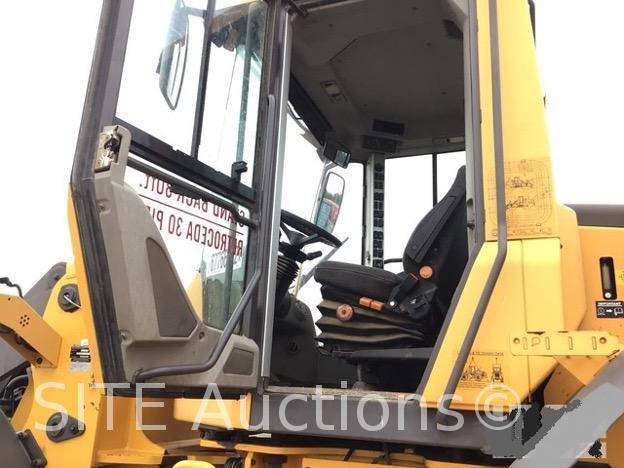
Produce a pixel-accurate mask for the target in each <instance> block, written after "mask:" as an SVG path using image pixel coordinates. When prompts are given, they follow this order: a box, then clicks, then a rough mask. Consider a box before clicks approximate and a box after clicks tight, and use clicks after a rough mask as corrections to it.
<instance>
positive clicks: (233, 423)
mask: <svg viewBox="0 0 624 468" xmlns="http://www.w3.org/2000/svg"><path fill="white" fill-rule="evenodd" d="M251 398H252V397H251V395H250V394H247V395H246V396H245V397H244V398H241V399H235V400H228V399H219V400H216V399H210V400H209V399H187V398H176V400H175V402H174V417H175V418H176V419H177V420H179V421H186V422H190V423H198V424H201V425H205V426H213V427H221V428H226V429H248V428H249V419H250V417H251Z"/></svg>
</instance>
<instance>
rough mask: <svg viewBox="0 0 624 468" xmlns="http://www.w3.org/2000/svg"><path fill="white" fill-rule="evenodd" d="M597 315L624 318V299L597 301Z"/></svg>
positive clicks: (599, 316)
mask: <svg viewBox="0 0 624 468" xmlns="http://www.w3.org/2000/svg"><path fill="white" fill-rule="evenodd" d="M596 317H598V318H624V301H597V302H596Z"/></svg>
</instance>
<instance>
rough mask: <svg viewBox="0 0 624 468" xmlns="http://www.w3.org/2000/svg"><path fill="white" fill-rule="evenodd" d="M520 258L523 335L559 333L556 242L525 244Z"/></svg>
mask: <svg viewBox="0 0 624 468" xmlns="http://www.w3.org/2000/svg"><path fill="white" fill-rule="evenodd" d="M522 256H523V264H522V268H523V275H524V300H525V307H526V329H527V331H529V332H545V331H560V330H563V329H564V313H563V298H562V295H561V283H562V280H561V245H560V242H559V239H530V240H525V241H523V242H522Z"/></svg>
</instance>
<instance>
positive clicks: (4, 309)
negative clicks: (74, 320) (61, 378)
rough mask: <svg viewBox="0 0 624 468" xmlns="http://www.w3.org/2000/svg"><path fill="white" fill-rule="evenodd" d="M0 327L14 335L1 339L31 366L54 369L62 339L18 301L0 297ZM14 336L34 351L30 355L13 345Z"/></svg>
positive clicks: (9, 297)
mask: <svg viewBox="0 0 624 468" xmlns="http://www.w3.org/2000/svg"><path fill="white" fill-rule="evenodd" d="M0 324H2V325H3V326H5V327H8V328H10V329H11V330H13V331H14V332H15V334H13V333H3V334H1V335H0V336H1V337H2V338H3V339H4V340H5V342H6V343H7V344H9V345H10V346H11V347H12V348H13V349H15V350H16V351H17V352H18V353H20V354H21V355H22V357H23V358H24V359H26V360H28V361H29V362H31V364H34V365H42V366H52V367H53V366H56V365H57V363H58V358H59V352H60V349H61V336H60V335H59V334H58V333H57V332H56V330H54V328H53V327H51V326H50V325H49V324H48V322H47V321H46V320H45V319H44V318H43V317H41V316H40V315H39V314H38V313H37V312H35V310H33V308H32V307H31V306H30V305H29V304H28V303H27V302H26V301H25V300H24V299H22V298H21V297H18V296H10V295H7V294H0ZM16 335H18V336H19V337H20V338H21V339H23V340H24V341H25V342H26V343H28V344H29V345H30V346H32V347H33V348H34V349H35V352H32V351H31V350H29V349H28V348H26V347H25V346H23V345H20V344H19V343H18V342H17V341H16Z"/></svg>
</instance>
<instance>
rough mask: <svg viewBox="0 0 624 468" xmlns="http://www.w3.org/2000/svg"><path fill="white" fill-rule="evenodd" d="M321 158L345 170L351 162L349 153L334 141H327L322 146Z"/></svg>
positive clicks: (344, 147)
mask: <svg viewBox="0 0 624 468" xmlns="http://www.w3.org/2000/svg"><path fill="white" fill-rule="evenodd" d="M323 157H324V158H325V159H326V160H327V161H331V162H333V163H334V164H335V165H336V166H340V167H343V168H346V167H347V166H348V165H349V162H350V161H351V152H350V151H349V149H348V148H347V147H346V146H344V145H341V144H340V143H338V142H336V141H331V140H327V141H325V145H324V146H323Z"/></svg>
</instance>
